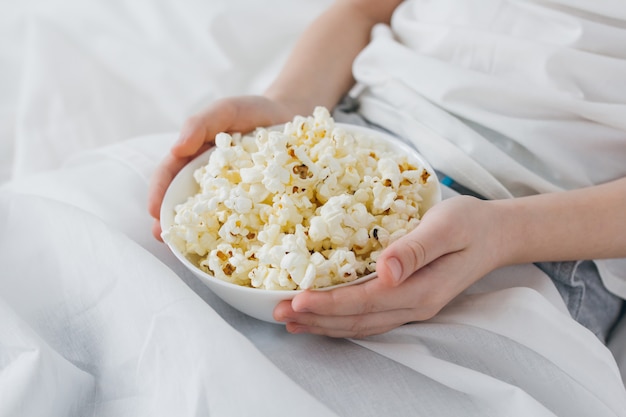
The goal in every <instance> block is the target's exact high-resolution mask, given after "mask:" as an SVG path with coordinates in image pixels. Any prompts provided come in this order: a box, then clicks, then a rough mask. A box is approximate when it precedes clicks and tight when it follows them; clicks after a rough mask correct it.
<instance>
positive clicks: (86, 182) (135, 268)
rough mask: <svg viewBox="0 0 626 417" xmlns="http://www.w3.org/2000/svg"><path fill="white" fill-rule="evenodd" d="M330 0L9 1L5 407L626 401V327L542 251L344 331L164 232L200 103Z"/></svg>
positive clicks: (202, 409)
mask: <svg viewBox="0 0 626 417" xmlns="http://www.w3.org/2000/svg"><path fill="white" fill-rule="evenodd" d="M328 3H329V1H313V0H297V1H293V0H270V1H267V2H254V1H252V0H237V1H226V0H224V1H205V2H201V1H195V0H191V1H187V2H173V1H163V2H148V1H145V0H142V1H136V2H124V1H121V0H115V1H104V0H99V1H94V2H88V3H87V2H80V1H78V0H51V1H45V2H44V1H43V0H28V1H24V2H19V3H18V2H11V3H10V2H5V4H4V5H3V13H0V35H1V36H0V64H1V65H0V71H2V73H1V74H0V83H1V84H0V87H1V88H0V90H1V91H2V92H3V93H2V94H1V95H0V97H1V98H0V135H1V136H0V164H1V165H0V167H1V169H0V182H5V183H6V184H5V186H4V187H3V188H2V189H0V265H1V266H2V271H0V317H1V320H0V416H3V417H4V416H18V415H19V416H30V415H38V416H41V415H50V416H65V415H68V416H82V415H95V416H125V415H128V416H141V415H151V416H154V415H177V416H200V415H206V414H211V413H212V414H213V415H218V416H221V415H225V416H231V415H259V416H263V415H294V414H295V415H309V414H310V415H333V414H335V413H336V414H338V415H359V416H364V415H383V414H385V415H387V414H388V415H398V416H399V415H441V416H456V415H468V416H472V415H476V416H485V415H498V416H501V415H519V416H527V415H533V416H543V415H567V416H575V415H580V416H588V415H594V416H601V415H606V416H620V415H626V392H625V390H624V386H623V384H622V382H621V380H620V375H619V369H618V366H617V364H616V361H615V358H617V359H618V361H619V362H620V363H621V364H623V365H625V366H622V370H623V369H626V358H625V355H624V352H625V351H626V349H624V348H623V347H624V346H625V345H626V327H624V325H623V324H622V328H621V329H620V331H619V332H618V337H616V339H615V345H614V346H613V352H614V355H611V353H610V352H609V350H608V349H606V348H605V347H604V346H602V345H601V344H600V343H599V342H598V341H597V340H596V339H595V338H594V336H593V335H592V334H591V333H590V332H588V331H587V330H586V329H584V328H582V327H581V326H579V325H578V324H576V323H575V322H573V321H572V320H571V319H570V318H569V317H568V315H567V313H566V311H565V308H564V306H563V304H562V302H561V301H560V298H559V297H558V294H557V293H556V290H555V289H554V287H553V286H552V285H551V284H550V282H549V280H548V279H547V277H545V275H543V274H542V273H540V272H539V271H538V270H537V269H536V268H534V267H532V266H519V267H514V268H507V269H505V270H503V271H497V272H496V273H494V274H492V275H491V276H490V277H488V278H487V279H485V280H484V281H483V282H481V283H480V285H477V286H475V287H474V288H472V290H471V291H469V292H468V293H467V294H465V295H464V296H463V297H460V298H459V299H457V300H455V302H453V303H452V304H451V305H450V306H449V307H448V308H446V309H445V310H444V311H443V312H442V313H441V314H440V315H439V316H438V317H436V318H435V319H433V320H431V321H429V322H427V323H420V324H415V325H408V326H403V327H402V328H400V329H397V330H396V331H393V332H390V333H388V334H385V335H381V336H377V337H372V338H368V339H365V340H361V341H349V340H332V339H327V338H320V337H315V336H307V335H298V336H295V335H289V334H287V333H286V332H285V331H284V329H283V328H282V327H281V326H278V325H271V324H267V323H262V322H259V321H256V320H254V319H251V318H248V317H246V316H244V315H242V314H240V313H238V312H236V311H234V310H233V309H231V308H230V307H228V306H226V305H225V304H224V303H222V302H221V301H220V300H219V299H217V298H216V297H215V296H214V295H213V294H212V293H211V292H210V291H208V289H207V288H206V287H204V286H203V285H202V284H200V283H199V282H198V281H197V280H195V279H194V278H193V277H192V276H190V274H188V273H187V272H186V271H184V269H183V268H181V266H180V265H179V264H178V262H177V261H176V260H175V258H174V257H173V256H171V254H169V252H168V251H167V250H166V248H165V247H164V246H163V245H162V244H159V243H157V242H156V241H155V240H154V239H153V238H152V237H151V236H150V218H149V217H148V215H147V213H146V211H145V198H146V190H147V179H148V178H149V176H150V174H151V172H152V170H153V169H154V166H155V164H156V163H157V161H158V160H159V159H160V158H161V156H162V155H163V154H164V153H165V152H166V151H167V149H168V147H169V145H170V144H171V143H172V141H173V140H174V139H175V131H176V130H177V128H178V127H179V126H180V124H181V123H182V121H183V120H184V119H185V117H186V116H187V115H189V114H190V113H191V112H192V111H193V110H194V109H196V108H198V107H199V106H201V105H202V104H203V103H206V102H208V101H210V100H212V99H215V98H216V97H220V96H224V95H230V94H238V93H254V92H259V91H261V90H262V88H263V86H265V85H266V83H267V82H268V81H269V80H270V79H271V77H272V76H274V75H275V73H276V71H277V70H278V68H279V67H280V64H281V62H282V61H283V60H284V58H285V56H286V54H287V53H288V51H289V48H290V47H291V45H292V44H293V42H294V40H295V39H296V37H297V35H298V34H299V33H300V32H301V30H302V29H303V27H304V26H305V24H306V23H307V22H308V21H310V19H311V18H312V17H313V16H314V15H315V14H317V13H319V12H320V11H321V10H322V9H323V8H324V7H325V6H326V5H327V4H328ZM161 132H167V133H163V134H158V135H152V134H156V133H161ZM145 135H152V136H145Z"/></svg>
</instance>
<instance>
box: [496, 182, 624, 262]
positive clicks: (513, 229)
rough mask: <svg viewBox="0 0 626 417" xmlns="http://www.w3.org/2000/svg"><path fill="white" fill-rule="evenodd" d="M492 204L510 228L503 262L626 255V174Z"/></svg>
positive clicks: (618, 256) (508, 228) (619, 256)
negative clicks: (567, 188)
mask: <svg viewBox="0 0 626 417" xmlns="http://www.w3.org/2000/svg"><path fill="white" fill-rule="evenodd" d="M492 203H493V204H494V206H496V207H497V210H498V211H499V212H500V213H501V216H502V217H503V218H502V219H501V222H502V223H503V224H504V228H503V230H506V235H503V236H502V237H501V240H502V247H503V248H506V250H505V252H504V253H503V254H502V255H501V258H502V261H501V263H503V264H514V263H526V262H538V261H564V260H576V259H602V258H621V257H626V178H622V179H619V180H616V181H612V182H609V183H606V184H601V185H597V186H595V187H589V188H583V189H579V190H573V191H568V192H562V193H552V194H543V195H538V196H533V197H525V198H519V199H512V200H501V201H494V202H492ZM516 236H521V237H523V238H522V239H520V238H515V237H516Z"/></svg>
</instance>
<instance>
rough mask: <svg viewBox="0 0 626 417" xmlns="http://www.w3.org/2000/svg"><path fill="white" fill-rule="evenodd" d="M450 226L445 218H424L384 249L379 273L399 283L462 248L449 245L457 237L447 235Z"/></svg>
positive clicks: (377, 265) (377, 270) (379, 263)
mask: <svg viewBox="0 0 626 417" xmlns="http://www.w3.org/2000/svg"><path fill="white" fill-rule="evenodd" d="M448 229H449V227H448V226H447V225H446V224H445V222H440V221H433V222H425V221H422V222H421V223H420V224H419V225H418V226H417V227H416V228H415V229H413V230H412V231H411V232H409V233H407V234H406V235H404V236H402V237H401V238H400V239H398V240H396V241H395V242H393V243H392V244H391V245H389V246H388V247H387V248H385V249H384V250H383V251H382V253H381V254H380V256H379V257H378V259H377V260H376V272H377V274H378V277H379V278H380V279H381V280H382V281H383V282H385V283H388V284H391V285H393V286H396V285H398V284H400V283H402V282H403V281H404V280H406V279H407V278H408V277H410V276H411V275H412V274H413V273H414V272H415V271H417V270H418V269H420V268H423V267H424V266H426V265H428V264H429V263H431V262H432V261H434V260H435V259H437V258H439V257H440V256H443V255H445V254H447V253H451V252H455V251H457V250H460V249H461V247H459V248H454V247H450V244H451V243H452V242H453V241H454V239H449V238H447V236H449V233H450V232H449V230H448Z"/></svg>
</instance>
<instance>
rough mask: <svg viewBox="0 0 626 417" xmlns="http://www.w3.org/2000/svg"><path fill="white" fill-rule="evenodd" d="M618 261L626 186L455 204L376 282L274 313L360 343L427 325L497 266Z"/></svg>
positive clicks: (397, 249) (625, 252) (306, 298)
mask: <svg viewBox="0 0 626 417" xmlns="http://www.w3.org/2000/svg"><path fill="white" fill-rule="evenodd" d="M618 257H626V178H622V179H619V180H615V181H612V182H609V183H606V184H602V185H597V186H594V187H588V188H585V189H580V190H574V191H567V192H559V193H552V194H544V195H537V196H532V197H523V198H517V199H511V200H496V201H482V200H478V199H475V198H472V197H467V196H459V197H454V198H450V199H448V200H445V201H443V202H441V203H440V204H437V205H436V206H434V207H433V208H432V209H430V210H429V211H428V212H427V213H426V215H425V216H424V218H423V219H422V222H421V223H420V225H419V226H418V227H417V228H415V229H414V230H413V231H412V232H410V233H409V234H407V235H406V236H404V237H402V238H401V239H399V240H397V241H396V242H394V243H393V244H391V245H390V246H389V247H388V248H386V249H385V250H384V251H383V253H382V254H381V255H380V256H379V258H378V260H377V268H376V270H377V272H378V275H379V279H375V280H372V281H368V282H366V283H364V284H362V285H357V286H353V287H346V288H339V289H337V290H334V291H328V292H314V291H308V292H305V293H302V294H299V295H298V296H296V297H295V298H294V300H293V301H292V302H291V303H281V304H279V305H278V307H277V308H276V310H275V311H274V314H275V317H276V319H277V320H280V321H285V322H287V329H288V330H289V331H292V332H311V333H320V334H325V335H329V336H337V337H361V336H366V335H370V334H376V333H382V332H385V331H388V330H391V329H392V328H394V327H397V326H400V325H402V324H404V323H408V322H411V321H421V320H427V319H429V318H431V317H433V316H434V315H435V314H437V313H438V312H439V311H440V310H441V309H442V308H443V307H444V306H445V305H446V304H448V302H450V301H451V300H452V299H453V298H454V297H456V296H457V295H458V294H460V293H461V292H462V291H463V290H465V289H466V288H467V287H469V286H470V285H472V284H473V283H475V282H476V281H478V280H479V279H481V278H482V277H483V276H485V275H486V274H488V273H489V272H491V271H492V270H494V269H497V268H499V267H502V266H506V265H512V264H518V263H529V262H537V261H559V260H576V259H599V258H618Z"/></svg>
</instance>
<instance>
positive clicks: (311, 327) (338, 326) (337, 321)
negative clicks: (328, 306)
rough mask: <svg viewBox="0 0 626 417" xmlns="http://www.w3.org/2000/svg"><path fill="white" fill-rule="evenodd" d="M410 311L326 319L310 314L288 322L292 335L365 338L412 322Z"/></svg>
mask: <svg viewBox="0 0 626 417" xmlns="http://www.w3.org/2000/svg"><path fill="white" fill-rule="evenodd" d="M410 313H411V312H410V310H392V311H383V312H380V313H374V314H368V315H359V316H340V317H325V316H316V315H314V314H309V317H305V318H301V320H300V321H299V322H287V323H286V329H287V331H288V332H290V333H311V334H318V335H324V336H329V337H350V338H357V339H359V338H363V337H366V336H371V335H375V334H381V333H385V332H388V331H389V330H392V329H394V328H396V327H398V326H401V325H403V324H405V323H408V322H410V321H411V319H410V317H411V316H410Z"/></svg>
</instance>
